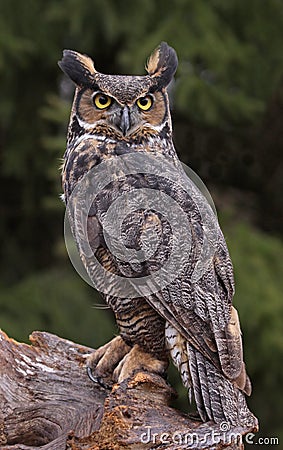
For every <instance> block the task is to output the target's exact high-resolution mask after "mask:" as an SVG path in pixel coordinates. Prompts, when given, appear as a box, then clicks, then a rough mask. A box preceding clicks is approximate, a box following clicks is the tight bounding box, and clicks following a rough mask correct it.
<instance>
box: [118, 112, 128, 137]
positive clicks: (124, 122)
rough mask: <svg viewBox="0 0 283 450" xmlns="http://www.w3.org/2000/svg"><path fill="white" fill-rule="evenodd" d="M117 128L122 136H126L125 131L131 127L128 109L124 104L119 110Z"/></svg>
mask: <svg viewBox="0 0 283 450" xmlns="http://www.w3.org/2000/svg"><path fill="white" fill-rule="evenodd" d="M119 128H120V130H121V131H122V133H123V135H124V136H126V134H127V132H128V131H129V129H130V128H131V119H130V111H129V108H128V106H125V107H124V108H123V110H122V112H121V118H120V123H119Z"/></svg>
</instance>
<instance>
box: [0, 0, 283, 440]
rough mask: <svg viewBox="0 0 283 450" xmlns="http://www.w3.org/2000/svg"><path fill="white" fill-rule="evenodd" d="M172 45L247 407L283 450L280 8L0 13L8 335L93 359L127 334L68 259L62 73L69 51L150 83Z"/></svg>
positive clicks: (181, 108)
mask: <svg viewBox="0 0 283 450" xmlns="http://www.w3.org/2000/svg"><path fill="white" fill-rule="evenodd" d="M162 40H166V41H167V42H169V43H170V45H172V46H173V47H175V48H176V50H177V53H178V56H179V68H178V72H177V75H176V81H175V84H174V86H173V88H172V92H171V96H172V106H173V121H174V130H175V142H176V147H177V149H178V151H179V154H180V157H181V159H182V160H183V161H184V162H185V163H187V164H188V165H189V166H190V167H192V168H193V169H194V170H195V171H196V172H197V173H198V174H199V175H200V176H201V177H202V179H203V180H204V181H205V183H206V184H207V186H208V187H209V189H210V191H211V193H212V195H213V197H214V199H215V201H216V205H217V207H218V210H219V212H220V221H221V224H222V227H223V229H224V234H225V237H226V239H227V242H228V246H229V248H230V251H231V255H232V259H233V262H234V267H235V276H236V289H237V293H236V297H235V304H236V305H237V307H238V309H239V312H240V317H241V323H242V328H243V335H244V343H245V355H246V360H247V366H248V371H249V373H250V375H251V378H252V380H253V385H254V393H253V395H252V397H251V399H250V406H251V408H252V409H253V411H254V412H255V414H256V415H257V416H258V417H259V419H260V423H261V435H262V436H279V435H281V447H280V448H283V444H282V439H283V436H282V421H283V413H282V408H281V405H282V403H283V391H282V383H283V379H282V360H283V336H282V331H283V310H282V309H283V307H282V292H283V281H282V280H283V266H282V256H283V244H282V236H283V220H282V216H283V195H282V190H283V159H282V150H283V134H282V121H283V52H282V42H283V1H282V0H269V1H268V2H259V1H257V0H250V1H249V2H247V1H244V0H229V1H226V0H210V1H209V2H207V1H205V0H198V1H196V0H171V1H169V0H162V1H161V0H156V1H153V0H136V1H133V0H123V1H119V2H118V1H115V0H104V1H102V0H88V1H86V0H61V1H60V2H58V1H57V0H48V1H46V0H25V1H24V2H19V1H18V0H0V79H1V84H0V99H1V101H0V152H1V153H0V154H1V168H0V173H1V179H0V185H1V192H2V196H1V203H0V208H1V223H0V233H1V262H0V268H1V279H0V326H1V327H2V328H3V329H4V330H5V331H6V332H8V333H9V334H10V335H11V336H13V337H14V338H16V339H19V340H25V341H26V340H27V339H28V334H29V333H30V332H31V331H33V330H34V329H44V330H48V331H52V332H54V333H56V334H59V335H62V336H64V337H66V338H70V339H74V340H76V341H79V342H81V343H84V344H87V345H90V346H93V347H95V346H98V345H100V344H102V343H103V342H105V341H107V340H109V339H110V338H111V337H112V335H113V334H115V333H116V332H117V329H116V327H115V325H114V323H113V317H112V314H111V312H110V311H108V310H105V311H103V310H101V309H98V308H97V307H96V306H94V305H95V304H96V303H98V302H99V301H100V300H99V296H98V294H97V293H96V292H95V291H94V290H93V289H91V288H90V287H89V286H87V285H86V284H85V283H84V282H83V281H82V280H81V279H80V278H79V276H78V275H77V274H76V272H75V271H74V269H73V268H72V266H71V264H70V262H69V261H68V258H67V255H66V251H65V247H64V241H63V215H64V207H63V204H62V203H61V202H60V200H59V193H60V192H61V187H60V173H59V170H58V167H59V165H60V158H62V155H63V152H64V147H65V135H66V126H67V122H68V117H69V112H70V103H71V98H72V92H73V91H72V87H71V86H70V84H68V82H67V81H66V80H65V79H64V77H63V75H62V73H61V72H60V70H59V69H58V67H57V60H59V59H60V58H61V55H62V50H63V49H64V48H71V49H75V50H78V51H81V52H83V53H88V54H89V55H91V56H92V57H93V59H94V61H95V66H96V67H97V69H98V70H100V71H102V72H107V73H131V74H132V73H136V74H141V73H144V72H143V70H144V69H143V65H144V62H145V61H146V58H147V57H148V55H149V54H150V52H151V51H152V50H153V48H155V47H156V46H157V45H158V43H159V42H160V41H162ZM171 377H172V382H173V383H174V384H175V385H177V384H178V383H179V380H178V378H177V376H176V373H174V372H173V373H172V375H171ZM180 392H182V394H181V398H180V401H179V405H180V406H181V407H183V408H184V409H186V407H187V403H186V399H185V398H184V394H183V391H181V390H180Z"/></svg>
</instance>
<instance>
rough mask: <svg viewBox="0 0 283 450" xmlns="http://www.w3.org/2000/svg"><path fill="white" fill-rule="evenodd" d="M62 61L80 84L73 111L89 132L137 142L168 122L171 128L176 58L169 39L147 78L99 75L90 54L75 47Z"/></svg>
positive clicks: (151, 60)
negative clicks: (170, 88)
mask: <svg viewBox="0 0 283 450" xmlns="http://www.w3.org/2000/svg"><path fill="white" fill-rule="evenodd" d="M59 65H60V67H61V68H62V69H63V71H64V72H65V73H66V74H67V75H68V76H69V77H70V78H71V79H72V80H73V81H74V82H75V84H76V86H77V90H76V95H75V100H74V104H73V110H72V112H73V114H74V115H75V116H76V120H77V121H78V123H79V125H80V126H82V127H83V128H84V129H86V130H89V132H91V133H95V134H101V135H104V136H105V135H108V136H110V137H112V138H113V137H114V138H116V139H122V140H134V139H135V138H136V137H139V138H140V137H141V136H142V137H146V136H152V135H155V134H158V133H160V131H161V130H162V128H163V126H167V127H169V128H170V129H171V120H170V111H169V102H168V96H167V92H166V87H167V85H168V84H169V82H170V81H171V79H172V77H173V75H174V73H175V71H176V68H177V56H176V53H175V51H174V50H173V49H172V48H171V47H169V46H168V45H167V44H166V43H161V44H160V46H159V47H158V48H157V49H156V50H155V51H154V52H153V54H152V55H151V56H150V58H149V60H148V64H147V72H148V75H145V76H123V75H105V74H102V73H99V72H97V71H96V70H95V68H94V64H93V61H92V60H91V58H89V57H88V56H86V55H81V54H80V53H77V52H74V51H71V50H65V51H64V57H63V59H62V61H61V62H60V63H59Z"/></svg>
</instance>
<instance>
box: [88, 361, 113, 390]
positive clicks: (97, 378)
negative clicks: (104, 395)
mask: <svg viewBox="0 0 283 450" xmlns="http://www.w3.org/2000/svg"><path fill="white" fill-rule="evenodd" d="M86 372H87V374H88V377H89V378H90V380H91V381H93V382H94V383H96V384H99V385H100V386H101V387H103V388H104V389H111V386H109V384H107V383H105V382H104V381H103V380H102V378H100V377H96V376H94V375H93V373H92V370H91V367H89V366H87V368H86Z"/></svg>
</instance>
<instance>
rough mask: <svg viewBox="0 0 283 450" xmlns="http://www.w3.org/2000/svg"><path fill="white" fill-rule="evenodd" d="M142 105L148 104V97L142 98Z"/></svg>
mask: <svg viewBox="0 0 283 450" xmlns="http://www.w3.org/2000/svg"><path fill="white" fill-rule="evenodd" d="M140 104H141V106H146V105H147V104H148V99H147V98H146V97H143V98H141V99H140Z"/></svg>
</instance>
